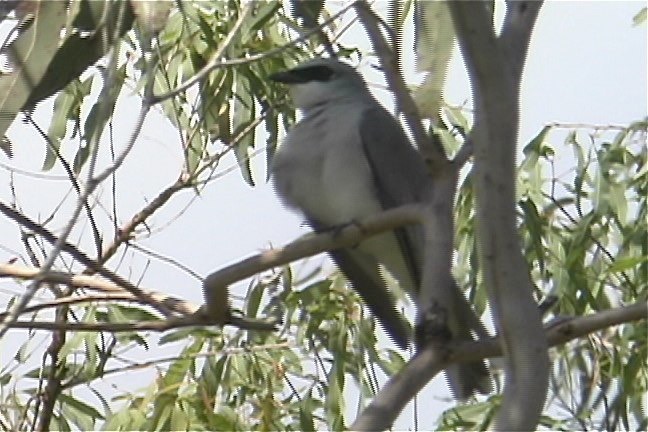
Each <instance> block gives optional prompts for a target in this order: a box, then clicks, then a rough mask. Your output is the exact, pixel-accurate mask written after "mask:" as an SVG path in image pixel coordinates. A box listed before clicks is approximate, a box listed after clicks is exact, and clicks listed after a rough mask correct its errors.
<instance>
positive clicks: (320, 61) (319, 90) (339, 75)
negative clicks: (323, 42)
mask: <svg viewBox="0 0 648 432" xmlns="http://www.w3.org/2000/svg"><path fill="white" fill-rule="evenodd" d="M269 78H270V79H271V80H273V81H276V82H280V83H284V84H286V85H288V86H289V87H290V95H291V97H292V99H293V102H294V104H295V106H296V107H297V108H300V109H308V108H311V107H313V106H315V105H318V104H321V103H326V102H329V101H332V100H336V99H341V98H357V97H362V96H364V95H366V94H368V90H367V86H366V84H365V82H364V80H363V79H362V77H361V76H360V74H359V73H358V72H357V71H356V70H355V69H354V68H353V67H351V66H350V65H348V64H346V63H342V62H340V61H338V60H335V59H330V58H317V59H313V60H308V61H306V62H304V63H302V64H300V65H298V66H296V67H294V68H292V69H289V70H287V71H284V72H278V73H275V74H272V75H270V77H269Z"/></svg>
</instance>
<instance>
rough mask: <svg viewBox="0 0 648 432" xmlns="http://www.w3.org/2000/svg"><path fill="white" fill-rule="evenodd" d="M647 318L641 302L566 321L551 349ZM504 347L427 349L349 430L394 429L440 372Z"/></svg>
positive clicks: (551, 337)
mask: <svg viewBox="0 0 648 432" xmlns="http://www.w3.org/2000/svg"><path fill="white" fill-rule="evenodd" d="M646 319H648V303H646V302H639V303H635V304H633V305H630V306H623V307H619V308H615V309H609V310H605V311H602V312H598V313H595V314H592V315H588V316H584V317H577V318H571V319H568V320H564V321H562V322H560V323H559V324H556V325H553V326H551V327H549V328H548V329H547V330H546V338H547V341H548V344H549V346H552V347H553V346H557V345H562V344H565V343H567V342H569V341H571V340H573V339H577V338H580V337H583V336H586V335H588V334H590V333H593V332H596V331H600V330H605V329H608V328H610V327H612V326H616V325H620V324H624V323H630V322H635V321H641V320H646ZM502 345H503V344H502V341H501V340H500V338H499V337H494V338H490V339H486V340H481V341H478V342H458V343H454V344H451V345H449V346H446V347H436V346H430V347H426V348H425V349H424V350H422V351H420V352H419V353H418V354H417V355H416V356H414V357H413V358H412V359H411V360H410V361H409V362H408V363H407V364H406V365H405V367H404V368H403V369H402V370H401V371H400V372H398V373H397V374H396V375H394V376H392V377H391V378H390V379H389V381H388V382H387V384H385V385H384V386H383V388H382V389H381V390H380V392H379V393H378V394H377V395H376V397H375V398H374V399H373V400H372V401H371V403H370V404H369V406H367V408H366V409H365V410H364V411H363V412H362V414H361V415H360V416H359V417H358V418H356V420H355V422H354V423H353V425H352V426H351V427H350V429H351V430H357V431H364V430H366V431H374V430H386V429H389V428H391V426H392V424H393V423H394V421H395V420H396V418H397V417H398V416H399V415H400V413H401V411H402V410H403V409H404V408H405V406H406V405H407V403H408V402H409V401H410V400H412V398H413V397H414V396H415V395H416V394H417V393H418V392H419V391H420V390H421V389H423V387H425V386H426V385H427V383H428V382H429V381H430V380H432V378H434V376H436V375H437V374H438V373H439V372H441V371H442V370H444V369H445V368H447V367H448V366H449V365H450V364H453V363H469V362H474V361H477V360H480V359H484V358H489V357H499V356H501V355H502V353H503V351H502Z"/></svg>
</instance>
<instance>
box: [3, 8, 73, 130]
mask: <svg viewBox="0 0 648 432" xmlns="http://www.w3.org/2000/svg"><path fill="white" fill-rule="evenodd" d="M34 8H35V11H36V13H35V17H34V20H33V22H31V23H30V24H28V25H26V26H25V28H23V29H22V30H21V31H20V32H19V34H18V37H17V38H16V39H15V40H14V41H13V42H12V43H11V44H10V45H9V46H7V47H5V48H3V52H4V53H5V54H7V55H9V59H10V62H11V65H12V71H11V72H10V73H6V74H2V75H0V112H1V113H2V115H0V137H3V136H4V135H5V133H6V132H7V129H8V128H9V126H10V125H11V123H12V122H13V120H14V118H15V117H16V115H17V114H18V112H19V111H20V110H21V109H22V108H23V106H24V105H25V103H26V102H27V101H28V100H29V96H30V95H31V94H32V93H33V92H34V89H35V87H36V85H37V84H38V83H39V82H40V81H41V79H43V77H44V76H45V73H46V71H47V67H48V66H49V64H50V62H51V61H52V59H53V58H54V55H55V54H56V51H57V49H58V46H59V42H60V34H61V30H62V29H64V28H65V26H66V23H67V21H68V14H67V5H66V4H65V2H58V1H38V2H35V4H34Z"/></svg>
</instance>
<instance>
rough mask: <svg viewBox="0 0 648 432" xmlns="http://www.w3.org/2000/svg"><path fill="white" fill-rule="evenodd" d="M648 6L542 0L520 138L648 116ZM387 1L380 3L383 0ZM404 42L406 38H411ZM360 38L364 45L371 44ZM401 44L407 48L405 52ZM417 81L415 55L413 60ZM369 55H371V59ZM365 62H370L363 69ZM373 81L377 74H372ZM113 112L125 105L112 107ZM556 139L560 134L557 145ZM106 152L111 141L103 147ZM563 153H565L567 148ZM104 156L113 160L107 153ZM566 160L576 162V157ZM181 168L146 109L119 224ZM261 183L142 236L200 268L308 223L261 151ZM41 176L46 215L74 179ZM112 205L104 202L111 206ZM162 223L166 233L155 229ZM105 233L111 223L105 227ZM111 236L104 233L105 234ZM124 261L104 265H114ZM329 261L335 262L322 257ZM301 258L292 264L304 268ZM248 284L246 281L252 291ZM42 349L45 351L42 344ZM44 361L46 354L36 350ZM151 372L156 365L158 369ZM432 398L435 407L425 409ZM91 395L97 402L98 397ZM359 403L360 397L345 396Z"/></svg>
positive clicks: (462, 89) (192, 294)
mask: <svg viewBox="0 0 648 432" xmlns="http://www.w3.org/2000/svg"><path fill="white" fill-rule="evenodd" d="M644 5H645V2H638V1H637V2H621V1H608V2H591V1H590V2H584V1H579V2H558V1H548V2H547V3H546V4H545V6H544V7H543V9H542V11H541V13H540V16H539V18H538V22H537V25H536V29H535V32H534V34H533V38H532V41H531V47H530V50H529V55H528V62H527V66H526V69H525V75H524V82H523V88H522V114H521V130H520V147H521V146H522V145H524V143H525V142H527V141H528V140H529V139H531V138H532V137H533V136H535V135H536V134H537V133H538V132H539V131H540V129H541V128H542V127H543V126H544V125H545V124H547V123H551V122H569V123H591V124H626V123H629V122H631V121H634V120H638V119H641V118H643V117H645V116H646V115H648V113H647V108H646V91H647V90H646V76H647V67H646V63H647V59H646V50H647V48H646V27H645V25H644V26H641V27H632V17H633V16H634V15H635V14H636V13H637V12H638V11H639V10H640V9H641V8H642V7H643V6H644ZM379 6H380V5H379ZM363 37H364V34H363V33H362V31H360V30H354V31H352V32H350V33H349V34H348V35H347V37H346V42H347V44H351V43H354V42H356V41H358V40H361V39H362V38H363ZM406 43H407V41H406ZM364 46H367V45H366V43H365V45H364ZM405 52H411V51H408V50H405ZM405 62H406V66H407V68H406V69H407V70H409V71H410V75H409V78H410V79H411V80H415V79H418V78H416V77H414V76H412V75H411V71H412V69H413V68H412V65H413V58H408V59H406V61H405ZM369 63H372V62H371V61H369ZM361 70H363V71H368V70H370V68H369V67H368V65H367V64H364V63H363V67H362V68H361ZM369 79H370V80H377V77H376V74H375V73H374V72H373V71H371V73H370V75H369ZM469 95H470V90H469V86H468V81H467V78H466V75H465V73H464V72H463V67H462V65H461V58H460V56H458V55H457V56H455V58H454V59H453V63H452V67H451V69H450V73H449V76H448V84H447V93H446V99H447V101H448V102H450V103H454V104H461V103H463V102H464V101H466V100H469ZM379 97H380V99H381V100H384V102H385V103H386V104H387V105H389V104H390V100H389V96H388V95H386V94H384V93H381V94H380V96H379ZM121 109H123V111H122V112H123V114H121V115H119V114H118V118H117V119H116V120H115V123H116V127H115V142H116V145H117V147H118V148H119V147H120V146H121V145H123V143H125V142H126V140H127V135H128V133H129V132H130V130H131V129H130V126H131V125H132V124H133V122H134V115H133V113H135V112H137V110H138V102H136V101H135V99H133V98H128V97H127V98H123V99H122V104H121ZM49 110H51V104H50V105H49V106H48V104H44V105H43V106H42V107H41V108H40V109H39V110H38V112H37V116H36V118H37V119H38V120H39V121H40V123H41V126H43V127H47V124H48V123H47V121H46V120H45V119H47V118H48V117H49V115H50V112H51V111H49ZM117 112H118V113H119V112H120V111H117ZM30 129H31V128H30V126H28V125H24V124H22V123H21V122H20V121H17V122H15V123H14V125H13V126H12V128H11V129H10V131H9V134H8V135H9V137H10V138H11V140H12V141H13V142H14V145H15V148H14V151H15V157H14V158H13V159H12V160H8V159H7V158H6V157H4V156H0V163H1V164H2V165H1V167H2V169H0V200H2V202H5V203H10V202H11V201H12V194H11V187H10V173H9V169H8V167H12V168H13V169H17V170H20V171H21V172H22V171H25V172H28V173H34V174H40V171H39V168H40V166H41V164H42V160H43V157H44V146H45V144H44V143H43V142H42V141H41V140H40V139H39V138H38V137H37V135H35V134H34V132H33V131H32V130H30ZM559 143H560V139H558V138H556V143H555V144H556V145H557V146H559ZM263 145H264V141H263V140H261V139H259V140H258V143H257V146H259V147H258V148H262V146H263ZM75 146H76V144H73V143H68V144H66V146H65V147H64V152H65V154H67V155H73V154H74V150H75ZM103 152H104V154H107V147H104V148H103ZM565 154H567V153H565ZM102 160H103V162H104V163H108V162H109V159H108V158H107V157H103V158H102ZM562 163H565V164H569V159H565V160H564V161H562ZM233 164H234V162H233V160H232V159H231V158H230V159H227V160H225V161H223V162H222V163H221V166H220V168H219V171H222V172H225V171H226V168H229V167H231V166H232V165H233ZM181 166H182V160H181V150H180V144H179V139H178V134H177V132H175V131H174V130H173V129H172V128H171V126H170V125H169V123H168V121H166V120H165V119H163V118H162V117H161V116H159V115H153V116H151V117H150V118H149V119H148V120H147V122H146V125H145V129H144V132H143V133H142V135H141V138H140V140H139V141H138V143H137V145H136V147H135V149H134V151H133V153H132V154H131V155H130V156H129V159H128V160H127V162H126V163H125V164H124V167H123V168H122V169H121V170H120V171H119V173H118V176H117V188H118V191H117V196H118V197H119V202H118V214H119V217H120V221H119V223H120V224H123V223H125V222H126V221H127V220H129V219H130V218H131V217H132V215H133V214H134V213H135V212H137V211H138V210H139V209H140V208H141V207H143V206H144V205H145V203H146V202H148V201H150V200H151V199H153V198H154V197H155V196H156V195H157V193H159V191H160V190H161V189H162V188H164V187H166V186H168V185H170V184H171V183H173V182H174V180H175V179H176V178H177V176H178V174H179V171H180V168H181ZM253 169H254V173H255V180H256V183H257V186H256V187H254V188H251V187H249V186H247V185H245V184H244V183H243V181H242V179H241V175H240V173H239V172H238V171H237V170H236V169H233V170H231V171H230V172H227V173H224V175H223V177H222V178H220V179H218V180H217V181H215V182H213V183H212V184H210V185H209V187H208V188H207V189H206V190H205V191H204V192H203V194H202V195H201V196H200V197H198V198H197V199H195V202H193V203H192V204H191V206H189V207H188V208H187V210H186V212H185V213H183V214H181V215H179V214H178V212H179V211H181V210H182V209H183V208H184V207H185V206H186V204H187V203H188V202H189V201H190V200H191V199H193V193H192V192H191V191H186V192H183V193H182V194H181V195H180V196H178V197H176V198H174V199H173V200H172V201H171V202H170V204H169V205H168V206H167V207H165V208H164V209H163V210H162V211H160V212H159V213H157V214H156V215H155V216H154V217H153V218H151V219H150V220H149V227H151V228H152V229H153V230H154V231H156V232H155V234H154V235H153V236H152V237H150V238H148V239H145V240H142V241H141V242H140V243H141V244H142V245H143V246H145V247H147V248H150V249H152V250H155V251H156V252H157V253H160V254H162V255H166V256H169V257H173V258H174V259H176V260H178V261H179V262H181V263H183V264H185V265H187V266H189V267H190V268H192V269H193V270H194V271H195V272H197V273H199V274H201V275H207V274H208V273H209V272H211V271H213V270H215V269H218V268H220V267H222V266H224V265H226V264H228V263H232V262H235V261H237V260H239V259H241V258H243V257H245V256H248V255H250V254H252V253H256V252H258V251H260V250H262V249H266V248H268V247H269V246H270V245H282V244H284V243H287V242H289V241H291V240H292V239H294V238H296V237H297V236H299V235H301V234H303V233H305V232H307V230H306V229H305V228H304V227H302V226H300V225H301V222H302V219H301V218H300V217H299V216H298V215H295V214H293V213H291V212H289V211H287V210H286V209H284V208H282V206H281V205H280V204H279V202H278V200H277V198H276V197H275V195H274V193H273V192H272V189H271V187H269V185H268V184H266V183H265V154H264V153H261V154H259V155H258V156H257V157H255V158H254V160H253ZM45 174H46V176H45V178H37V177H34V176H33V175H24V174H21V173H20V172H16V174H15V177H14V182H13V187H14V188H15V193H16V195H17V197H18V202H19V204H20V207H21V208H22V210H23V211H24V212H25V213H26V214H27V215H29V216H30V217H32V218H33V219H37V220H43V219H45V218H46V217H48V216H49V214H50V213H52V212H53V211H54V209H55V208H56V205H57V204H58V203H59V202H60V201H61V200H62V199H63V197H64V196H65V193H66V192H67V191H68V182H67V181H66V180H65V177H64V176H63V177H62V178H61V179H59V180H53V179H54V178H55V177H57V176H58V177H60V176H61V175H62V170H61V169H60V168H58V167H57V168H55V169H54V170H52V171H50V172H48V173H45ZM100 191H101V192H100V193H101V195H100V197H99V199H100V200H101V202H103V203H104V205H107V206H109V205H110V195H111V189H110V184H109V183H105V184H104V185H103V186H102V187H101V188H100ZM74 199H75V197H74V195H72V196H70V197H68V198H67V200H66V204H65V205H64V206H63V207H62V210H61V212H60V213H59V214H58V215H57V217H56V218H55V219H54V221H53V222H52V223H51V224H50V225H49V227H50V229H53V230H54V231H56V230H57V229H60V228H61V227H62V226H63V224H64V223H65V222H66V217H67V215H69V213H66V211H69V210H70V209H71V208H72V206H73V204H74V202H75V201H74ZM107 209H108V211H110V210H109V207H107ZM100 222H102V223H103V226H105V227H109V226H110V224H109V223H108V219H107V218H106V217H105V216H103V217H101V216H100ZM158 230H159V231H158ZM109 232H110V231H109V229H106V231H105V234H108V233H109ZM0 233H2V236H1V238H2V240H1V241H0V246H1V248H0V260H2V262H6V261H8V260H10V259H12V258H14V257H16V256H18V255H24V251H23V249H22V247H21V245H20V242H19V241H20V239H19V235H18V232H17V229H16V227H15V226H14V224H13V223H11V222H9V221H7V220H6V219H4V218H0ZM80 235H83V236H85V237H90V236H89V235H88V232H87V226H86V224H84V223H80V224H79V229H77V230H75V232H74V234H73V236H72V237H71V239H70V241H72V242H76V241H77V239H78V238H79V236H80ZM106 240H107V239H106ZM81 244H82V245H83V246H84V247H86V248H87V250H89V251H91V250H93V249H92V248H91V243H89V242H87V241H83V242H82V243H81ZM119 260H120V258H118V257H115V258H113V260H112V261H111V262H110V263H109V264H110V265H111V266H117V264H118V261H119ZM311 262H312V263H315V264H319V263H325V260H324V258H322V257H315V258H313V259H311ZM146 265H147V264H146V257H142V255H141V254H139V253H136V252H133V251H132V250H131V251H129V252H127V253H126V256H124V257H123V260H121V265H120V266H119V272H120V273H121V274H122V275H124V276H126V277H129V278H130V279H131V280H133V281H137V280H138V279H139V278H140V276H141V275H142V272H144V269H145V267H146ZM326 265H327V266H328V264H326ZM299 267H300V265H299V264H297V268H299ZM142 285H143V286H146V287H149V288H152V289H155V290H157V291H162V292H166V293H169V294H172V295H176V296H179V297H182V298H185V299H187V300H189V301H192V302H195V303H201V302H202V294H201V290H200V283H199V282H198V281H196V280H195V279H193V278H191V277H190V276H188V275H187V274H186V273H183V272H182V271H180V270H178V269H177V268H174V267H172V266H169V265H168V264H166V263H164V262H160V261H156V260H153V261H152V262H151V263H150V266H149V267H148V269H146V271H145V272H144V277H143V280H142ZM246 285H247V284H245V283H243V284H241V287H242V288H245V287H246ZM15 294H17V292H16V285H15V283H14V282H13V281H7V280H0V296H2V298H3V299H4V303H5V304H6V301H7V300H8V299H9V298H10V296H12V295H15ZM10 335H11V336H10V337H9V338H8V339H7V340H3V341H2V342H1V344H0V352H1V353H2V356H1V358H3V359H4V360H3V363H2V364H4V362H6V361H7V359H8V357H9V356H12V355H13V353H14V351H15V349H16V346H17V344H19V343H21V342H22V341H23V340H24V338H25V335H26V333H25V332H23V331H13V332H11V333H10ZM46 336H47V335H46V334H44V333H43V334H40V335H38V336H36V338H35V339H34V342H33V346H34V347H37V346H38V344H39V343H41V342H42V341H44V340H47V337H46ZM36 353H37V354H38V355H40V351H36ZM171 353H173V351H172V350H170V349H168V348H167V349H163V350H154V351H152V352H149V353H146V354H145V353H144V352H142V351H133V352H132V353H130V354H129V355H130V356H131V357H132V358H134V359H138V360H144V359H145V358H148V359H151V358H155V357H156V356H158V355H160V356H162V355H166V354H171ZM39 358H40V357H39ZM151 372H152V371H151ZM138 375H139V376H141V377H142V378H141V379H142V381H141V383H139V384H138V385H135V386H133V382H132V377H130V378H128V379H123V378H122V379H121V380H120V379H119V378H118V379H117V380H115V381H114V382H115V383H116V385H117V386H118V387H119V388H120V389H126V388H131V389H134V387H140V386H143V385H145V384H146V383H147V379H149V378H151V377H152V376H153V375H152V374H147V373H143V374H139V373H138ZM436 382H437V384H436V385H432V386H429V387H430V388H432V389H434V392H429V391H428V392H427V393H426V395H425V396H424V397H423V398H422V399H421V400H422V401H425V402H426V403H425V405H426V406H422V409H423V412H425V413H426V416H427V415H429V416H430V418H429V420H428V421H427V422H426V421H425V420H423V421H422V422H421V423H419V425H420V427H421V428H426V427H427V428H430V427H432V423H431V422H432V420H434V419H435V418H436V414H437V413H438V412H440V410H441V409H442V408H443V407H444V406H446V405H443V404H441V403H436V402H435V401H436V398H437V397H439V396H443V397H447V396H448V395H449V393H448V391H447V390H445V388H444V386H442V385H438V383H442V381H438V380H437V381H436ZM428 402H429V403H430V404H431V406H427V404H428ZM91 403H92V402H91ZM349 404H350V405H353V401H349ZM411 418H412V412H411V410H410V411H406V412H405V413H404V414H403V417H402V419H401V420H400V421H399V423H398V424H397V426H398V427H399V428H411V427H412V426H413V422H412V420H411Z"/></svg>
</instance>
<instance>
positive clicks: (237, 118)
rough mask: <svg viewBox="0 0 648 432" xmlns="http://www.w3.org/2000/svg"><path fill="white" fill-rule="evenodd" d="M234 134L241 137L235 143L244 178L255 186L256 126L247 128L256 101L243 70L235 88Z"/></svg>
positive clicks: (235, 152)
mask: <svg viewBox="0 0 648 432" xmlns="http://www.w3.org/2000/svg"><path fill="white" fill-rule="evenodd" d="M234 95H235V99H234V113H233V116H234V117H233V122H232V123H233V125H232V126H233V127H232V129H234V132H233V136H234V137H235V138H237V137H240V139H238V141H237V142H236V143H232V145H234V154H235V155H236V160H237V161H238V164H239V167H240V169H241V174H242V175H243V179H244V180H245V182H246V183H247V184H249V185H250V186H254V180H253V179H252V171H251V170H250V149H251V148H253V147H254V128H252V129H251V130H249V131H247V132H245V131H246V128H248V127H249V126H250V124H251V123H252V122H253V121H254V101H253V99H252V93H251V92H250V83H249V80H248V78H247V77H246V76H245V75H244V74H243V73H241V72H238V71H237V72H236V87H235V90H234Z"/></svg>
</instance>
